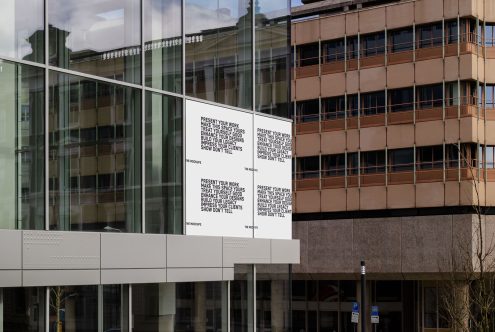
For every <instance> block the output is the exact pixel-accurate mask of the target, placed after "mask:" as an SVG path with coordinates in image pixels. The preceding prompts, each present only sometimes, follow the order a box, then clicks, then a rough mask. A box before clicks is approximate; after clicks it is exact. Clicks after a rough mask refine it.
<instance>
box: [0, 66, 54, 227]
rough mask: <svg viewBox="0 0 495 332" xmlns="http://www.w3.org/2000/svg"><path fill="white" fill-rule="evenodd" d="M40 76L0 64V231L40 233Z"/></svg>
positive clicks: (39, 72) (42, 213) (42, 171)
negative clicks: (36, 230) (0, 214)
mask: <svg viewBox="0 0 495 332" xmlns="http://www.w3.org/2000/svg"><path fill="white" fill-rule="evenodd" d="M43 77H44V74H43V70H42V69H38V68H34V67H30V66H25V65H16V64H13V63H10V62H2V61H0V105H1V107H0V120H1V121H0V164H1V167H0V183H1V185H2V188H3V190H2V191H1V193H0V211H2V216H3V218H2V220H1V221H0V229H1V228H7V229H13V228H19V229H44V221H43V219H44V216H45V208H44V197H45V195H44V189H45V185H44V183H45V180H44V177H45V176H44V174H45V162H44V160H45V157H44V154H45V149H44V146H45V144H44V132H45V129H44V126H45V120H44V118H45V115H44V113H45V111H44V109H45V107H44V103H45V98H44V92H43V91H44V78H43ZM14 174H15V176H14Z"/></svg>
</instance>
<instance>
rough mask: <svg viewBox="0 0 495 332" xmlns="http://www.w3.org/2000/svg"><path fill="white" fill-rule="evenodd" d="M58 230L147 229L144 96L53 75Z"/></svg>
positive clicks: (53, 219) (54, 219) (53, 198)
mask: <svg viewBox="0 0 495 332" xmlns="http://www.w3.org/2000/svg"><path fill="white" fill-rule="evenodd" d="M49 94H50V98H49V104H50V109H49V131H50V132H49V140H50V159H49V163H50V229H56V230H92V231H102V232H103V231H116V232H139V231H140V230H141V217H140V213H141V212H140V211H141V210H140V209H141V207H140V205H141V204H140V203H141V163H140V160H141V112H140V105H141V91H140V90H136V89H132V88H128V87H125V86H120V85H115V84H108V83H103V82H97V81H93V80H89V79H85V78H82V77H78V76H73V75H67V74H61V73H55V72H51V73H50V90H49Z"/></svg>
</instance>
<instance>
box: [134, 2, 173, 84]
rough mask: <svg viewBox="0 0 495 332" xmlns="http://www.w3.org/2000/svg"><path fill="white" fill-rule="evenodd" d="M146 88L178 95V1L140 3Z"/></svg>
mask: <svg viewBox="0 0 495 332" xmlns="http://www.w3.org/2000/svg"><path fill="white" fill-rule="evenodd" d="M143 10H144V21H143V31H144V58H145V82H146V86H149V87H151V88H155V89H161V90H165V91H171V92H176V93H181V92H182V20H181V17H182V2H181V0H167V1H163V0H143Z"/></svg>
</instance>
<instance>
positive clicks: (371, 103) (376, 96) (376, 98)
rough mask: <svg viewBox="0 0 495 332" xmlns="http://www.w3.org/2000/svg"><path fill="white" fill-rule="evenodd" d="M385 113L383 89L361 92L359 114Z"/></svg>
mask: <svg viewBox="0 0 495 332" xmlns="http://www.w3.org/2000/svg"><path fill="white" fill-rule="evenodd" d="M381 113H385V91H378V92H371V93H363V94H362V95H361V115H376V114H381Z"/></svg>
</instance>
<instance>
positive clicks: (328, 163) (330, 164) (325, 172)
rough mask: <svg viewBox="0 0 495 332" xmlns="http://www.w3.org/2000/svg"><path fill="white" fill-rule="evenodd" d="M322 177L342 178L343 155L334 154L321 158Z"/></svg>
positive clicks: (343, 170)
mask: <svg viewBox="0 0 495 332" xmlns="http://www.w3.org/2000/svg"><path fill="white" fill-rule="evenodd" d="M321 163H322V167H321V168H322V176H344V175H345V154H344V153H342V154H334V155H327V156H322V157H321Z"/></svg>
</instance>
